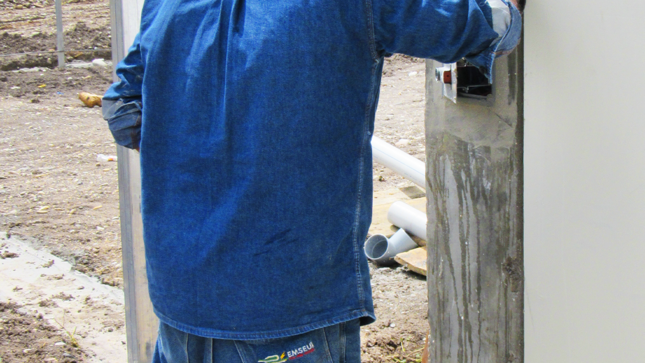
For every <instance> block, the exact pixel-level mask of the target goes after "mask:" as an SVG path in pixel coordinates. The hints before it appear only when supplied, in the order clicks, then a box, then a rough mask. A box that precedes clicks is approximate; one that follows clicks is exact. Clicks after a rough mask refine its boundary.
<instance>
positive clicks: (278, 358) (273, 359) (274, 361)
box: [258, 353, 287, 363]
mask: <svg viewBox="0 0 645 363" xmlns="http://www.w3.org/2000/svg"><path fill="white" fill-rule="evenodd" d="M286 361H287V358H285V357H284V353H282V355H270V356H268V357H266V358H264V359H260V360H259V361H258V363H282V362H286Z"/></svg>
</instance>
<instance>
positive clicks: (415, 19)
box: [367, 0, 522, 79]
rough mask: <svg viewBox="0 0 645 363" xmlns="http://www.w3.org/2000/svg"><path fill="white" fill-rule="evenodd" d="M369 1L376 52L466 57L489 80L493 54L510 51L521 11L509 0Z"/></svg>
mask: <svg viewBox="0 0 645 363" xmlns="http://www.w3.org/2000/svg"><path fill="white" fill-rule="evenodd" d="M367 1H370V2H371V10H372V26H373V37H374V50H375V51H376V53H377V56H383V55H388V54H391V53H402V54H407V55H410V56H414V57H420V58H431V59H434V60H437V61H440V62H443V63H453V62H456V61H457V60H459V59H461V58H466V59H467V60H468V61H470V62H471V63H472V64H474V65H475V66H478V67H479V68H480V69H481V70H482V71H483V72H484V74H485V75H486V76H487V77H488V78H489V79H491V74H492V68H493V62H494V60H495V58H496V57H498V56H500V55H503V54H507V53H510V51H512V50H513V49H514V48H515V46H516V45H517V43H518V42H519V38H520V35H521V31H522V17H521V15H520V12H519V11H518V10H517V9H516V8H515V7H514V6H513V5H511V4H510V3H509V2H508V1H507V0H367Z"/></svg>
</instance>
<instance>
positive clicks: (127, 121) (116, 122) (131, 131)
mask: <svg viewBox="0 0 645 363" xmlns="http://www.w3.org/2000/svg"><path fill="white" fill-rule="evenodd" d="M103 118H104V119H105V120H106V121H107V122H108V126H109V127H110V131H111V132H112V136H114V141H116V143H117V144H119V145H121V146H125V147H127V148H128V149H138V148H139V143H140V142H141V100H140V99H138V98H135V99H127V98H126V99H124V98H120V99H118V100H111V99H105V98H104V99H103Z"/></svg>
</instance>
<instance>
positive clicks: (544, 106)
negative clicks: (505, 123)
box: [524, 0, 645, 363]
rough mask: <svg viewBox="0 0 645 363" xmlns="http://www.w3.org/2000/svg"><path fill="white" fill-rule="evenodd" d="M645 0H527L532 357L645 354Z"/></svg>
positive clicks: (573, 359)
mask: <svg viewBox="0 0 645 363" xmlns="http://www.w3.org/2000/svg"><path fill="white" fill-rule="evenodd" d="M643 37H645V2H643V1H627V0H614V1H599V0H586V1H583V0H570V1H559V0H532V1H531V0H529V4H528V6H527V8H526V13H525V156H524V168H525V206H524V207H525V242H524V243H525V255H524V256H525V269H526V270H525V273H526V291H525V344H526V353H525V357H526V362H527V363H545V362H548V363H559V362H566V363H577V362H580V363H593V362H602V363H607V362H621V363H622V362H625V363H626V362H630V363H631V362H645V68H644V67H645V66H643V63H644V62H645V40H643Z"/></svg>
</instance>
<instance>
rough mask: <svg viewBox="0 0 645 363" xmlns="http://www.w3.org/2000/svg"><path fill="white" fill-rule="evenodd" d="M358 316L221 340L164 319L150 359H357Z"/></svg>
mask: <svg viewBox="0 0 645 363" xmlns="http://www.w3.org/2000/svg"><path fill="white" fill-rule="evenodd" d="M360 361H361V343H360V324H359V321H358V319H356V320H351V321H348V322H345V323H340V324H337V325H332V326H330V327H326V328H322V329H317V330H313V331H310V332H308V333H304V334H300V335H295V336H290V337H286V338H277V339H262V340H224V339H212V338H203V337H200V336H197V335H192V334H188V333H184V332H182V331H180V330H177V329H175V328H172V327H170V326H168V325H166V324H164V323H160V325H159V336H158V338H157V346H156V347H155V354H154V357H153V359H152V363H188V362H190V363H215V362H217V363H281V362H289V363H291V362H294V363H360Z"/></svg>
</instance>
